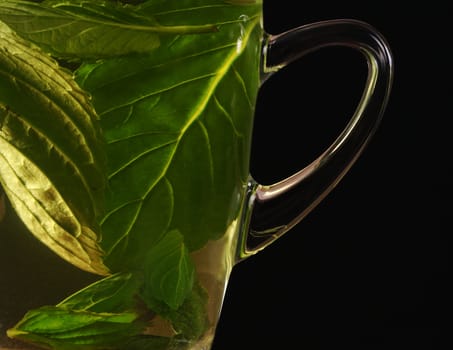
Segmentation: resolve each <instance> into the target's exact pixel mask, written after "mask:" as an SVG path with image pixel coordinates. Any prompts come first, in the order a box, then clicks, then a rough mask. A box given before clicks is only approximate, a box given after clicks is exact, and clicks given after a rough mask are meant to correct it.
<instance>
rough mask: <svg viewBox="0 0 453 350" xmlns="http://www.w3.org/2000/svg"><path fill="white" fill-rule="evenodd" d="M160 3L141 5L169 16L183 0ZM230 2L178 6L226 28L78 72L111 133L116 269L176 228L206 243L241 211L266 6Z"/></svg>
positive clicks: (108, 237)
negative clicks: (220, 8) (259, 6)
mask: <svg viewBox="0 0 453 350" xmlns="http://www.w3.org/2000/svg"><path fill="white" fill-rule="evenodd" d="M148 3H151V4H154V3H155V2H147V3H145V4H144V5H146V4H148ZM166 3H168V8H167V7H166V6H165V4H166ZM211 3H217V5H218V4H219V3H222V2H221V1H211ZM159 4H160V5H161V6H160V7H159V8H151V7H146V8H145V7H143V8H141V9H140V11H148V10H150V8H151V10H152V11H151V12H153V13H156V12H155V10H156V11H157V10H159V11H160V12H159V14H156V18H157V19H158V20H159V21H161V20H162V21H165V22H169V21H170V18H173V17H172V15H170V14H172V13H173V12H172V9H173V8H174V7H176V4H177V2H175V1H164V2H159ZM181 4H182V5H187V4H189V2H187V1H183V2H181ZM170 5H171V6H170ZM221 5H222V6H224V8H223V11H219V8H218V6H214V5H211V6H203V7H200V8H194V9H190V10H189V9H186V8H184V7H181V12H177V13H175V14H173V15H174V16H175V18H176V19H178V21H176V20H174V21H173V22H172V24H174V25H178V24H179V23H180V22H181V21H183V17H184V18H186V20H187V18H189V19H190V21H194V22H195V21H199V20H200V18H204V20H205V21H210V20H211V17H210V16H212V18H213V19H216V20H217V22H212V23H215V24H216V25H217V26H218V28H219V31H218V32H216V33H209V34H198V35H190V36H189V35H187V36H177V37H174V38H172V39H171V40H169V41H168V42H167V41H165V42H163V43H162V45H161V46H160V47H159V48H158V49H156V50H155V51H154V52H153V55H142V56H135V57H123V58H119V59H109V60H104V61H102V62H98V63H94V64H85V65H83V66H82V67H81V68H80V69H79V70H78V71H77V72H76V74H77V75H76V76H77V81H78V82H79V84H80V85H81V86H82V87H83V88H84V89H86V90H87V91H88V92H89V93H90V94H91V96H92V97H93V104H94V106H95V108H96V110H97V111H98V113H99V115H100V118H101V125H102V129H103V131H104V136H105V138H106V141H107V148H106V151H107V157H108V160H109V162H108V167H109V169H108V173H109V176H108V177H109V188H110V189H111V191H110V193H109V195H108V198H107V199H106V202H107V204H106V213H107V214H106V216H105V218H104V219H103V220H102V222H101V224H102V230H103V241H102V242H101V244H102V247H103V248H104V250H105V251H106V254H107V257H106V261H107V263H108V265H109V266H110V267H111V268H112V269H117V268H119V267H120V266H123V267H124V266H129V267H131V268H134V267H136V266H139V264H140V263H141V262H142V261H143V259H144V257H145V256H146V254H147V247H150V246H152V245H154V244H155V243H156V242H157V241H159V239H161V237H162V236H163V235H164V234H165V232H167V231H168V230H169V229H170V230H171V229H178V230H179V232H181V234H182V235H183V236H184V244H185V245H186V246H187V247H188V249H189V250H190V251H193V250H196V249H199V248H201V247H202V246H203V245H205V244H206V243H207V242H208V241H209V240H214V239H218V238H220V237H221V236H222V235H223V234H224V233H225V231H226V228H227V226H228V225H229V224H230V223H231V221H232V220H234V219H235V218H236V217H237V216H238V215H239V213H238V212H237V208H239V207H240V202H241V201H242V194H243V192H244V186H245V185H246V182H247V176H248V171H247V169H248V162H249V159H248V155H249V148H250V144H249V135H250V132H251V129H252V119H253V113H254V102H255V99H256V95H257V89H258V86H259V55H257V52H258V50H259V47H260V45H261V33H262V32H261V30H262V29H261V27H260V22H259V20H260V13H261V12H260V11H259V8H258V7H256V6H250V7H245V6H241V10H242V11H237V9H236V7H235V6H232V5H228V4H223V3H222V4H221ZM228 6H229V7H228ZM156 7H157V6H156ZM165 10H167V11H165ZM186 11H190V12H187V13H186ZM198 12H199V13H200V16H197V13H198ZM185 13H186V16H184V14H185ZM238 13H242V14H245V15H244V16H243V17H240V16H239V15H238ZM201 14H203V15H205V16H206V17H202V16H201ZM112 72H115V74H112ZM232 101H234V102H233V103H232ZM126 184H127V185H126ZM232 208H233V209H232ZM197 218H200V219H197Z"/></svg>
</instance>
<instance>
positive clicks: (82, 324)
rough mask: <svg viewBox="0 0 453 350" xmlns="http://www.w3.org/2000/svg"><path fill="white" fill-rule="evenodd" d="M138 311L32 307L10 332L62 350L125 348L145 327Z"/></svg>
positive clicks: (28, 340)
mask: <svg viewBox="0 0 453 350" xmlns="http://www.w3.org/2000/svg"><path fill="white" fill-rule="evenodd" d="M144 326H145V325H144V324H143V322H142V321H140V319H139V315H138V314H136V313H134V312H123V313H106V312H104V313H95V312H89V311H75V310H68V309H64V308H61V307H55V306H45V307H42V308H39V309H36V310H32V311H29V312H28V313H27V314H26V315H25V316H24V318H23V319H22V320H21V321H20V322H19V323H18V324H17V325H16V326H15V327H14V328H12V329H9V330H8V332H7V334H8V336H9V337H11V338H15V339H19V340H22V341H25V342H28V343H32V344H35V345H38V346H40V347H45V348H50V349H58V350H97V349H99V350H101V349H102V350H105V349H109V348H112V349H121V348H122V346H123V345H124V344H125V343H126V342H127V341H128V339H129V338H131V337H133V336H134V335H138V334H139V333H140V332H141V331H142V330H143V328H144Z"/></svg>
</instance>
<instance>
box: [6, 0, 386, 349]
mask: <svg viewBox="0 0 453 350" xmlns="http://www.w3.org/2000/svg"><path fill="white" fill-rule="evenodd" d="M329 46H345V47H349V48H351V49H352V50H356V51H359V52H361V53H362V54H363V57H364V60H365V61H366V62H367V64H368V77H367V81H366V83H365V87H364V90H363V95H362V98H361V100H360V102H359V103H358V106H357V109H356V112H355V113H354V114H353V115H352V116H351V118H350V121H349V123H348V125H347V126H346V127H345V129H344V130H343V131H342V132H341V133H340V135H338V137H337V139H336V140H335V141H334V142H333V143H332V144H331V145H330V146H329V147H327V148H326V149H325V151H324V152H323V153H322V154H321V155H319V157H317V158H316V159H314V160H313V161H312V162H311V163H310V164H309V165H308V166H305V167H303V168H302V169H301V170H300V171H298V172H297V173H295V174H293V175H292V176H289V177H288V178H286V179H284V180H282V181H279V182H277V183H274V184H270V185H263V184H260V183H258V182H257V181H255V180H254V178H253V177H252V176H251V174H250V171H249V161H250V149H251V141H252V129H253V117H254V114H255V105H256V100H257V94H258V92H259V89H260V86H261V85H262V84H264V83H265V82H266V81H267V78H269V77H270V76H272V75H274V74H277V72H278V71H279V70H280V69H281V68H283V67H285V66H287V65H289V64H291V62H294V61H297V60H299V59H300V58H301V57H302V56H304V55H307V54H309V53H311V52H313V51H317V50H320V49H322V48H324V47H329ZM334 59H335V57H332V60H334ZM392 76H393V64H392V55H391V52H390V49H389V46H388V44H387V43H386V40H385V39H384V38H383V37H382V35H381V34H380V33H379V32H378V31H376V30H375V29H374V28H373V27H372V26H370V25H368V24H367V23H363V22H360V21H357V20H350V19H338V20H329V21H322V22H317V23H311V24H307V25H304V26H301V27H298V28H294V29H291V30H289V31H286V32H283V33H281V34H279V35H270V34H268V33H266V31H265V30H264V29H263V20H262V1H261V0H143V1H116V0H115V1H113V0H112V1H110V0H109V1H103V2H100V1H95V0H83V1H82V0H70V1H68V0H64V1H63V0H62V1H59V0H52V1H22V0H1V1H0V184H1V187H0V349H4V350H10V349H24V350H25V349H27V350H30V349H59V350H82V349H83V350H93V349H94V350H96V349H122V350H124V349H127V350H134V349H136V350H145V349H146V350H157V349H160V350H164V349H185V350H189V349H190V350H195V349H206V350H207V349H210V347H211V345H212V341H213V338H214V335H215V330H216V325H217V322H218V319H219V315H220V312H221V308H222V303H223V299H224V294H225V289H226V287H227V283H228V279H229V276H230V273H231V272H232V269H233V267H234V266H235V265H236V264H238V263H239V262H242V261H244V260H246V259H247V258H249V257H250V256H252V255H254V254H256V253H258V252H259V251H260V250H262V249H264V248H265V247H267V246H268V245H270V244H272V243H273V242H275V240H276V239H278V238H279V237H281V236H282V235H283V234H285V233H286V232H287V231H289V230H290V229H291V228H292V227H294V226H295V225H296V224H297V223H298V222H299V221H300V220H302V219H303V218H304V217H305V216H306V215H307V214H308V213H309V212H310V211H311V210H313V208H315V206H316V205H317V204H318V203H319V202H320V201H321V200H323V198H324V197H325V196H326V195H327V194H328V193H329V192H330V191H331V190H332V189H333V188H334V186H336V185H337V184H338V182H339V181H340V180H341V178H342V177H343V176H344V175H345V174H346V173H347V171H348V170H349V169H350V167H351V166H352V165H353V163H354V161H355V160H356V159H357V158H358V157H359V156H360V154H361V152H362V150H363V149H364V147H365V146H366V144H367V142H368V141H369V139H370V137H372V135H373V133H374V132H375V130H376V128H377V127H378V125H379V122H380V120H381V118H382V115H383V112H384V110H385V107H386V104H387V100H388V97H389V93H390V90H391V85H392ZM288 89H291V87H288ZM300 112H303V108H301V111H300ZM276 122H278V120H276ZM291 127H295V126H293V125H288V128H291Z"/></svg>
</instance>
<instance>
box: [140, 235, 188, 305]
mask: <svg viewBox="0 0 453 350" xmlns="http://www.w3.org/2000/svg"><path fill="white" fill-rule="evenodd" d="M144 275H145V283H144V287H143V291H142V296H143V297H144V299H145V300H148V299H150V298H151V299H157V300H159V301H161V302H164V303H165V304H166V305H168V306H169V307H170V308H171V309H173V310H176V309H178V308H179V307H180V306H181V304H182V303H183V302H184V300H185V299H186V297H187V296H188V295H189V294H190V292H191V291H192V286H193V282H194V277H195V267H194V266H193V263H192V261H191V259H190V257H189V252H188V251H187V248H186V247H185V246H184V242H183V237H182V236H181V234H180V233H179V232H178V231H176V230H174V231H170V232H168V233H167V234H166V235H165V236H164V238H163V239H162V240H161V241H160V242H158V243H157V244H156V245H155V246H153V247H151V249H150V250H149V253H148V257H147V260H146V262H145V264H144Z"/></svg>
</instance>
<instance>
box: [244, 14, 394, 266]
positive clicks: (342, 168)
mask: <svg viewBox="0 0 453 350" xmlns="http://www.w3.org/2000/svg"><path fill="white" fill-rule="evenodd" d="M328 46H346V47H350V48H352V49H354V50H358V51H359V52H361V53H362V54H363V55H364V56H365V59H366V61H367V64H368V76H367V81H366V84H365V87H364V91H363V94H362V97H361V100H360V102H359V104H358V106H357V108H356V110H355V113H354V114H353V115H352V117H351V119H350V121H349V123H348V124H347V126H346V127H345V129H344V130H343V131H342V132H341V134H340V135H339V136H338V137H337V139H336V140H335V141H334V142H333V143H332V144H331V145H330V146H329V147H328V148H327V149H326V150H325V151H324V152H323V153H322V154H321V155H320V156H319V157H317V158H316V159H314V160H313V161H312V162H311V163H310V164H308V165H307V166H306V167H305V168H303V169H302V170H300V171H298V172H297V173H295V174H293V175H292V176H290V177H288V178H286V179H284V180H282V181H280V182H277V183H274V184H271V185H262V184H260V183H258V182H256V181H254V180H253V179H252V180H251V181H250V182H249V188H248V190H249V192H248V210H246V215H247V217H246V218H244V222H245V223H246V227H245V229H244V230H243V236H242V238H241V240H240V251H239V256H238V259H239V260H241V259H244V258H247V257H248V256H250V255H253V254H255V253H256V252H258V251H260V250H261V249H263V248H265V247H266V246H268V245H269V244H271V243H272V242H274V241H275V240H276V239H277V238H279V237H280V236H282V235H283V234H284V233H285V232H287V231H288V230H290V229H291V228H292V227H294V226H295V225H296V224H297V223H298V222H299V221H300V220H302V219H303V218H304V217H305V216H306V215H307V214H308V213H309V212H310V211H311V210H312V209H313V208H314V207H316V205H317V204H319V202H320V201H321V200H323V198H324V197H325V196H326V195H327V194H328V193H329V192H330V191H332V189H333V188H334V187H335V186H336V185H337V184H338V182H339V181H340V180H341V179H342V178H343V176H344V175H345V174H346V173H347V171H348V170H349V168H350V167H351V166H352V165H353V163H354V162H355V161H356V160H357V158H358V157H359V155H360V154H361V153H362V151H363V149H364V147H365V146H366V144H367V143H368V141H369V139H370V137H371V136H372V135H373V134H374V132H375V130H376V128H377V126H378V125H379V123H380V121H381V119H382V115H383V112H384V110H385V108H386V105H387V101H388V98H389V94H390V90H391V86H392V81H393V59H392V53H391V51H390V48H389V45H388V44H387V42H386V40H385V38H384V37H383V36H382V35H381V34H380V33H379V32H378V31H376V29H374V28H373V27H371V26H370V25H369V24H367V23H364V22H361V21H357V20H350V19H337V20H327V21H321V22H315V23H312V24H308V25H304V26H300V27H297V28H294V29H291V30H289V31H286V32H283V33H281V34H278V35H268V36H267V38H266V42H265V44H264V45H263V65H264V67H263V81H264V80H265V79H266V78H267V77H268V76H270V75H272V74H273V73H275V72H277V71H278V70H279V69H280V68H282V67H285V66H286V65H288V64H290V63H291V62H293V61H295V60H298V59H299V58H301V57H302V56H304V55H306V54H308V53H310V52H313V51H316V50H319V49H321V48H324V47H328Z"/></svg>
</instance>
